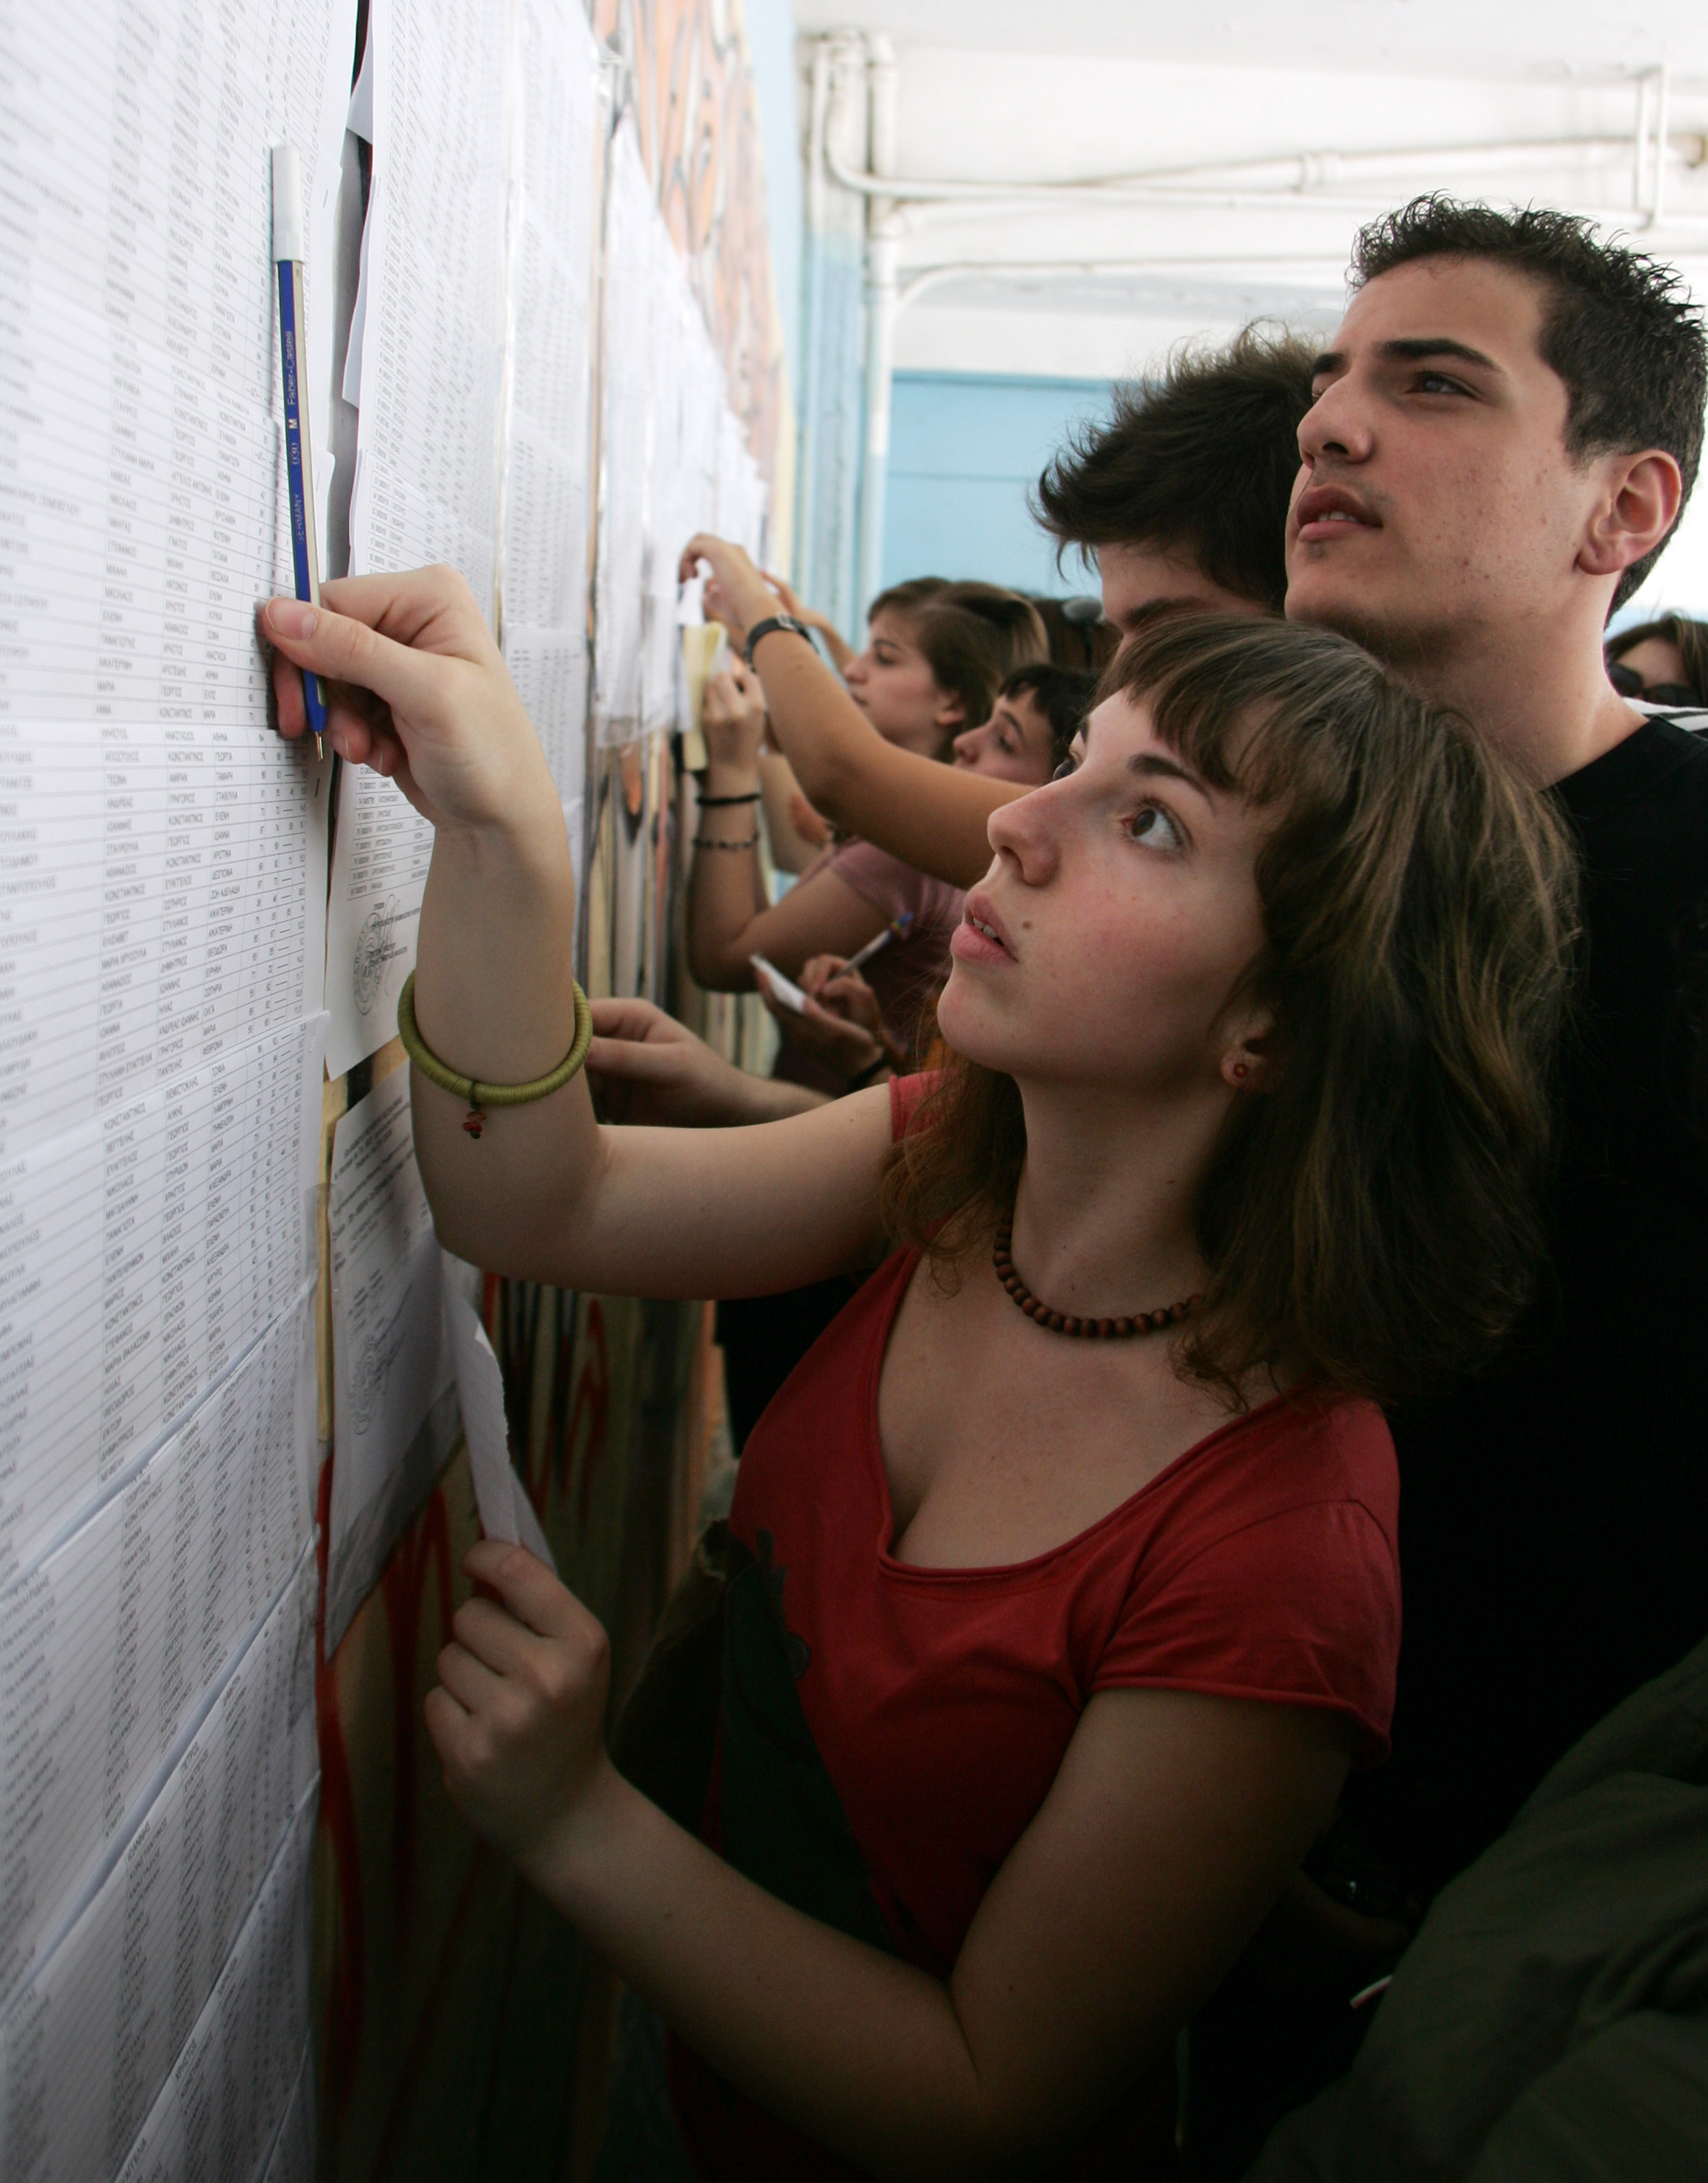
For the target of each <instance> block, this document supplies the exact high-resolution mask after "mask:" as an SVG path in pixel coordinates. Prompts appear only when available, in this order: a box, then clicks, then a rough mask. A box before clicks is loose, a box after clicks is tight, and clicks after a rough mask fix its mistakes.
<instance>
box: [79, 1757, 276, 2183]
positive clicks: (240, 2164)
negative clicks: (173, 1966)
mask: <svg viewBox="0 0 1708 2183" xmlns="http://www.w3.org/2000/svg"><path fill="white" fill-rule="evenodd" d="M318 1796H319V1789H318V1786H316V1787H315V1788H312V1789H310V1790H309V1791H308V1792H307V1794H306V1795H305V1796H304V1797H303V1802H302V1803H301V1804H300V1805H299V1806H298V1809H297V1811H296V1812H295V1814H293V1815H292V1820H291V1825H290V1830H289V1831H288V1832H287V1835H286V1836H285V1837H284V1839H283V1841H281V1843H280V1845H279V1847H278V1849H277V1851H276V1852H275V1855H274V1858H273V1861H272V1864H270V1866H269V1868H268V1870H267V1875H266V1878H265V1879H264V1880H263V1881H262V1883H261V1886H260V1888H259V1891H258V1893H257V1895H256V1897H255V1900H254V1902H253V1905H252V1906H251V1908H250V1911H249V1914H248V1917H247V1918H246V1919H244V1920H243V1927H242V1931H241V1932H240V1933H239V1934H238V1936H237V1938H236V1941H235V1942H234V1943H233V1944H232V1948H231V1954H230V1956H229V1957H228V1958H226V1961H225V1969H223V1970H222V1971H221V1972H220V1979H219V1983H218V1984H217V1985H216V1986H215V1987H214V1991H213V1992H212V1993H211V1994H210V1995H209V1997H208V2001H207V2003H206V2005H205V2007H204V2008H203V2011H202V2014H201V2015H200V2017H199V2018H198V2020H197V2023H196V2027H195V2029H194V2030H193V2031H192V2032H191V2034H190V2036H189V2037H188V2038H187V2039H186V2041H185V2042H184V2047H183V2050H182V2052H181V2053H180V2055H179V2057H178V2059H177V2061H176V2062H175V2064H173V2067H172V2073H171V2075H170V2076H169V2077H168V2078H167V2080H166V2081H165V2083H164V2085H163V2086H161V2088H160V2092H159V2097H158V2098H157V2099H156V2100H155V2102H154V2105H153V2109H152V2111H151V2112H150V2114H149V2116H148V2119H147V2122H145V2123H144V2124H143V2125H142V2129H141V2130H139V2131H138V2133H137V2135H136V2141H135V2142H134V2143H133V2144H132V2146H131V2150H130V2152H129V2153H128V2154H127V2155H126V2156H125V2163H124V2165H123V2166H122V2167H121V2168H120V2170H119V2174H118V2179H117V2183H184V2179H186V2178H189V2177H192V2176H197V2177H199V2176H203V2175H218V2176H220V2177H221V2178H228V2179H230V2183H245V2179H252V2178H253V2179H254V2180H255V2183H261V2179H263V2178H264V2179H265V2180H266V2183H275V2179H276V2183H313V2177H314V2080H313V2071H312V2066H311V2063H310V2058H309V2047H310V2044H311V2041H310V2038H309V1970H310V1957H311V1950H310V1947H309V1899H308V1898H309V1869H310V1867H311V1864H312V1863H313V1856H314V1815H315V1808H316V1803H317V1799H318ZM215 2147H217V2148H218V2151H217V2156H216V2158H217V2165H214V2164H210V2160H209V2156H210V2154H212V2153H213V2151H214V2148H215Z"/></svg>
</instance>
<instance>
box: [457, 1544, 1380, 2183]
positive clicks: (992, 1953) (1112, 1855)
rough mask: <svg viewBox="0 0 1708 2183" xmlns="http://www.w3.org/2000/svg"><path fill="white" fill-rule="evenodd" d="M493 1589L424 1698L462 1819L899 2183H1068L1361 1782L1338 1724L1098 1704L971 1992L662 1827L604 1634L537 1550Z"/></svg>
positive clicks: (1027, 1839)
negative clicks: (618, 1755)
mask: <svg viewBox="0 0 1708 2183" xmlns="http://www.w3.org/2000/svg"><path fill="white" fill-rule="evenodd" d="M467 1568H468V1570H469V1573H470V1575H471V1576H474V1577H475V1578H476V1579H477V1580H480V1581H481V1583H482V1584H484V1585H487V1586H491V1587H492V1591H494V1592H495V1593H496V1594H497V1595H498V1598H497V1600H493V1599H490V1598H480V1597H476V1598H474V1599H471V1600H470V1601H469V1602H468V1603H466V1604H465V1606H464V1607H462V1608H459V1611H458V1614H457V1616H456V1620H455V1624H454V1640H453V1642H452V1643H451V1644H450V1645H448V1647H446V1649H445V1651H444V1652H443V1653H441V1654H440V1656H439V1675H440V1680H441V1686H440V1687H439V1688H438V1689H437V1690H434V1691H430V1692H429V1694H428V1697H427V1701H426V1708H427V1709H426V1719H427V1726H428V1728H429V1730H431V1735H432V1737H433V1741H434V1743H435V1744H436V1745H437V1748H438V1753H439V1756H440V1758H441V1760H442V1762H443V1764H444V1769H445V1779H446V1784H447V1786H448V1788H449V1790H450V1792H451V1795H452V1797H453V1798H454V1800H455V1801H456V1803H458V1804H459V1806H460V1807H461V1808H462V1809H463V1811H464V1812H465V1814H467V1816H468V1818H469V1819H470V1820H471V1821H472V1822H473V1824H474V1825H476V1827H477V1828H478V1829H479V1830H480V1831H481V1833H482V1834H484V1835H485V1836H487V1838H488V1839H489V1840H490V1841H495V1842H497V1843H498V1845H499V1846H500V1847H502V1848H503V1849H505V1850H507V1851H508V1852H509V1853H510V1855H511V1856H512V1857H514V1858H515V1860H516V1862H517V1864H519V1865H520V1868H521V1870H522V1872H523V1873H524V1875H526V1877H527V1879H528V1880H531V1882H532V1884H533V1885H534V1886H536V1887H537V1888H538V1889H539V1891H541V1893H542V1894H543V1895H544V1896H546V1897H547V1898H548V1900H549V1901H551V1902H554V1903H555V1904H556V1905H557V1906H558V1908H559V1909H561V1910H562V1911H563V1912H564V1913H565V1915H566V1916H568V1917H569V1918H570V1919H572V1920H573V1921H574V1922H575V1923H576V1925H578V1926H579V1927H580V1928H581V1930H582V1932H583V1933H584V1934H585V1935H586V1936H587V1939H588V1941H590V1942H591V1943H592V1945H593V1947H595V1948H596V1949H597V1950H598V1952H599V1953H600V1954H601V1955H602V1956H604V1958H605V1959H606V1961H607V1962H608V1963H609V1964H611V1965H612V1966H613V1967H614V1968H615V1969H616V1971H617V1972H618V1973H619V1975H620V1976H621V1977H622V1978H623V1980H625V1981H626V1983H627V1984H628V1985H629V1986H631V1987H633V1989H634V1990H635V1991H636V1992H637V1993H639V1994H641V1995H642V1996H643V1997H644V1998H645V1999H646V2000H648V2002H651V2003H652V2005H653V2006H654V2008H657V2009H658V2010H659V2012H660V2013H661V2014H663V2015H664V2016H665V2019H667V2020H668V2021H669V2022H670V2024H671V2025H673V2026H674V2027H675V2028H676V2030H678V2031H679V2032H680V2033H681V2034H682V2036H683V2038H685V2039H686V2040H687V2042H688V2044H689V2045H690V2046H691V2047H693V2048H694V2049H695V2051H696V2052H698V2053H699V2054H700V2055H701V2056H703V2057H704V2059H705V2060H706V2061H707V2062H709V2064H711V2066H712V2067H713V2068H714V2069H716V2070H717V2071H718V2072H719V2073H720V2075H722V2076H724V2077H726V2078H727V2079H728V2080H729V2081H730V2082H731V2083H732V2085H734V2086H737V2089H738V2090H740V2091H744V2092H746V2093H747V2094H748V2096H749V2097H752V2098H754V2099H755V2100H758V2101H759V2102H760V2103H761V2104H762V2105H764V2106H765V2107H767V2108H771V2110H772V2111H773V2112H774V2113H775V2114H779V2115H781V2116H782V2117H783V2118H784V2119H785V2120H787V2121H788V2122H791V2123H793V2124H794V2125H796V2127H797V2128H798V2129H801V2130H805V2131H807V2132H808V2133H809V2135H810V2136H813V2137H815V2138H816V2139H818V2140H819V2141H820V2142H821V2144H824V2145H826V2146H828V2147H830V2148H831V2149H832V2151H833V2152H838V2153H840V2154H841V2155H842V2156H843V2158H845V2159H847V2160H849V2161H851V2162H853V2163H854V2165H855V2166H856V2167H859V2168H860V2169H864V2170H866V2171H869V2172H870V2173H871V2174H872V2175H878V2176H884V2177H893V2178H904V2179H912V2178H918V2179H921V2183H926V2179H929V2183H944V2179H954V2178H959V2177H966V2178H968V2179H969V2183H971V2179H973V2178H977V2179H981V2183H988V2179H992V2178H996V2177H1006V2176H1027V2175H1043V2174H1046V2173H1049V2172H1050V2170H1051V2169H1052V2168H1053V2167H1054V2164H1056V2163H1058V2162H1059V2161H1060V2159H1061V2158H1063V2156H1064V2155H1065V2154H1066V2153H1067V2152H1069V2151H1070V2149H1071V2147H1073V2145H1074V2144H1075V2143H1076V2141H1078V2140H1080V2139H1082V2138H1083V2137H1084V2136H1086V2134H1087V2133H1088V2131H1089V2130H1091V2129H1092V2128H1093V2126H1094V2125H1095V2124H1096V2123H1097V2121H1098V2120H1099V2118H1100V2117H1101V2115H1102V2114H1104V2113H1105V2112H1106V2111H1107V2110H1108V2108H1110V2107H1111V2106H1112V2105H1113V2104H1114V2102H1115V2101H1116V2100H1117V2099H1118V2098H1119V2097H1120V2096H1121V2093H1122V2091H1125V2090H1126V2089H1127V2087H1128V2086H1131V2085H1132V2084H1133V2083H1134V2082H1135V2081H1136V2080H1138V2076H1139V2075H1140V2073H1141V2072H1142V2070H1143V2069H1144V2068H1145V2066H1146V2065H1147V2064H1149V2063H1150V2062H1152V2061H1154V2059H1155V2058H1156V2057H1157V2056H1158V2055H1160V2054H1161V2053H1163V2052H1166V2049H1167V2047H1168V2043H1169V2041H1171V2039H1172V2037H1173V2036H1174V2034H1175V2032H1176V2031H1177V2029H1178V2028H1179V2026H1180V2025H1182V2024H1183V2023H1185V2021H1186V2020H1187V2019H1188V2016H1190V2014H1192V2012H1193V2009H1194V2008H1197V2006H1198V2005H1199V2002H1201V2001H1203V2000H1204V1998H1205V1997H1206V1996H1207V1995H1208V1994H1209V1993H1210V1992H1211V1991H1213V1990H1214V1988H1215V1987H1216V1985H1217V1983H1218V1982H1219V1981H1220V1980H1221V1977H1222V1976H1223V1975H1224V1974H1225V1973H1226V1971H1227V1968H1228V1966H1229V1965H1230V1964H1232V1962H1233V1960H1234V1958H1235V1957H1236V1956H1237V1955H1238V1952H1239V1951H1240V1949H1241V1948H1242V1947H1243V1946H1244V1944H1245V1942H1246V1941H1247V1940H1248V1939H1249V1937H1250V1936H1251V1934H1252V1933H1253V1932H1254V1931H1255V1929H1256V1927H1257V1926H1258V1925H1259V1924H1260V1922H1261V1920H1262V1919H1263V1917H1264V1915H1265V1914H1266V1911H1267V1910H1268V1908H1269V1907H1270V1905H1271V1903H1272V1902H1274V1900H1275V1898H1276V1897H1277V1895H1278V1894H1279V1892H1280V1891H1281V1889H1282V1886H1283V1884H1284V1882H1285V1881H1286V1879H1287V1876H1288V1874H1289V1873H1290V1872H1292V1871H1293V1870H1294V1869H1296V1868H1297V1866H1298V1864H1299V1860H1300V1859H1301V1858H1303V1857H1304V1855H1305V1852H1306V1851H1307V1850H1308V1849H1309V1847H1310V1844H1311V1842H1312V1841H1314V1840H1315V1838H1316V1835H1317V1834H1318V1832H1320V1830H1321V1828H1322V1827H1323V1826H1324V1825H1326V1824H1327V1820H1328V1819H1329V1817H1330V1815H1331V1814H1332V1811H1333V1808H1334V1803H1335V1800H1336V1798H1337V1797H1338V1794H1339V1792H1340V1788H1341V1785H1342V1783H1343V1781H1344V1778H1345V1775H1346V1770H1347V1747H1348V1744H1349V1731H1348V1730H1345V1729H1344V1728H1343V1726H1342V1725H1341V1724H1340V1723H1339V1721H1338V1719H1337V1718H1336V1717H1335V1716H1333V1715H1332V1714H1324V1713H1318V1712H1312V1711H1310V1710H1309V1709H1308V1708H1305V1707H1303V1706H1289V1705H1281V1704H1271V1703H1245V1702H1241V1701H1237V1700H1233V1699H1228V1698H1221V1697H1200V1696H1199V1695H1197V1694H1195V1693H1192V1692H1188V1691H1170V1690H1115V1691H1104V1692H1100V1693H1099V1694H1098V1695H1097V1696H1095V1697H1093V1699H1092V1701H1091V1703H1090V1704H1089V1705H1088V1707H1087V1708H1086V1710H1085V1713H1084V1714H1083V1715H1082V1718H1081V1720H1080V1724H1079V1727H1078V1729H1077V1731H1076V1733H1075V1735H1074V1738H1073V1741H1072V1742H1071V1744H1070V1745H1069V1747H1068V1751H1067V1755H1066V1757H1065V1760H1064V1761H1063V1764H1062V1767H1061V1770H1060V1773H1059V1774H1058V1775H1057V1776H1056V1780H1055V1782H1054V1786H1053V1787H1052V1788H1051V1790H1050V1791H1049V1796H1048V1797H1046V1798H1045V1799H1044V1802H1043V1807H1042V1808H1041V1809H1040V1810H1039V1812H1038V1816H1037V1818H1036V1819H1034V1820H1033V1821H1032V1825H1031V1826H1030V1827H1029V1828H1028V1829H1027V1830H1026V1833H1025V1834H1024V1835H1023V1836H1021V1839H1020V1841H1018V1843H1016V1845H1015V1847H1014V1849H1013V1850H1012V1851H1011V1852H1010V1855H1009V1858H1008V1860H1007V1862H1006V1863H1005V1864H1004V1866H1003V1868H1002V1869H1001V1870H1000V1871H999V1873H998V1874H997V1875H996V1878H995V1880H993V1883H992V1885H991V1887H990V1889H989V1891H988V1894H987V1895H986V1897H985V1899H984V1902H983V1903H982V1905H981V1907H980V1908H979V1911H978V1913H977V1914H976V1917H975V1918H974V1919H973V1922H972V1925H971V1930H970V1931H969V1932H968V1935H967V1937H966V1941H965V1944H964V1946H963V1947H962V1949H961V1952H960V1960H959V1962H958V1963H957V1964H955V1967H954V1970H953V1972H952V1973H951V1974H950V1975H949V1980H947V1982H944V1981H943V1980H937V1979H934V1978H932V1977H930V1976H928V1975H926V1973H925V1972H923V1971H921V1970H917V1969H914V1968H912V1967H911V1966H910V1965H909V1964H904V1963H903V1962H901V1961H899V1959H898V1958H895V1957H893V1956H887V1955H883V1954H880V1953H879V1952H878V1951H877V1950H876V1948H872V1947H867V1946H866V1945H865V1943H864V1942H862V1941H855V1940H851V1939H849V1938H848V1937H847V1936H845V1935H843V1934H842V1933H839V1932H837V1931H836V1930H833V1929H832V1927H830V1926H828V1925H821V1924H820V1923H819V1922H818V1921H817V1920H816V1919H812V1918H809V1917H807V1916H805V1915H804V1914H802V1913H801V1912H799V1911H798V1910H794V1909H792V1908H789V1907H788V1906H787V1904H786V1903H783V1902H780V1901H779V1900H778V1899H777V1898H776V1897H775V1896H772V1895H770V1894H767V1893H766V1892H765V1891H764V1890H763V1889H762V1888H759V1887H758V1886H755V1885H754V1882H753V1881H751V1880H748V1879H746V1878H744V1877H743V1875H741V1874H740V1873H738V1872H737V1871H736V1870H734V1869H733V1868H732V1867H731V1866H729V1865H727V1864H724V1863H723V1861H722V1860H721V1859H720V1858H719V1857H717V1856H716V1855H715V1853H714V1852H712V1851H711V1850H709V1849H708V1848H707V1847H705V1846H704V1843H702V1842H700V1841H697V1840H695V1838H694V1837H693V1836H691V1835H688V1834H686V1833H684V1832H683V1830H682V1829H681V1828H680V1827H678V1826H677V1825H675V1823H674V1822H673V1821H672V1820H670V1819H667V1818H666V1817H665V1815H664V1814H663V1813H662V1812H660V1811H659V1809H658V1808H657V1806H656V1805H654V1804H651V1803H648V1801H647V1800H646V1798H645V1797H643V1796H642V1795H641V1794H640V1792H639V1791H638V1790H636V1789H634V1788H632V1787H631V1786H630V1785H629V1784H628V1783H627V1782H626V1781H625V1780H623V1779H622V1778H621V1776H620V1775H618V1774H617V1773H616V1772H615V1769H614V1768H613V1767H612V1765H611V1763H610V1761H609V1758H607V1757H606V1756H605V1749H604V1717H605V1702H606V1696H607V1688H606V1683H607V1649H606V1644H605V1636H604V1630H602V1629H601V1628H600V1627H599V1625H598V1623H597V1622H596V1621H595V1620H594V1619H593V1616H592V1615H591V1614H588V1613H587V1609H586V1608H584V1607H582V1606H581V1603H580V1602H579V1601H578V1600H576V1598H575V1597H574V1596H573V1595H572V1594H571V1593H570V1592H569V1591H566V1590H565V1587H564V1586H562V1585H561V1584H559V1582H558V1580H557V1579H556V1578H555V1577H554V1575H552V1573H551V1571H550V1570H549V1569H546V1568H544V1567H543V1566H542V1564H540V1563H539V1562H537V1561H536V1560H535V1559H534V1558H533V1557H532V1556H531V1554H529V1553H527V1552H526V1550H525V1549H524V1548H521V1547H503V1546H498V1545H497V1544H494V1543H492V1542H491V1541H483V1542H481V1544H480V1545H478V1546H476V1547H474V1548H473V1549H472V1551H471V1552H470V1554H469V1557H468V1560H467ZM499 1602H502V1604H500V1603H499Z"/></svg>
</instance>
